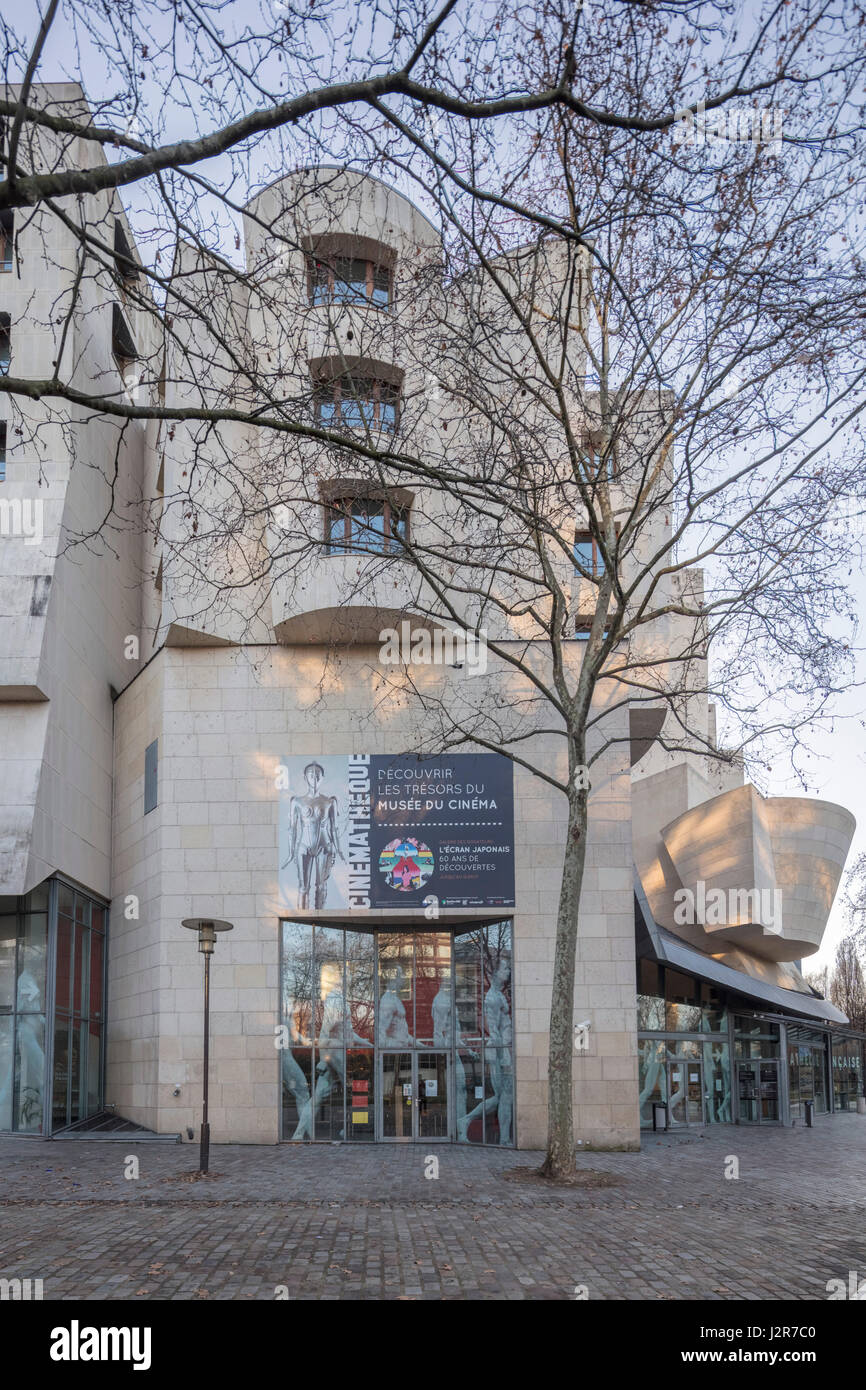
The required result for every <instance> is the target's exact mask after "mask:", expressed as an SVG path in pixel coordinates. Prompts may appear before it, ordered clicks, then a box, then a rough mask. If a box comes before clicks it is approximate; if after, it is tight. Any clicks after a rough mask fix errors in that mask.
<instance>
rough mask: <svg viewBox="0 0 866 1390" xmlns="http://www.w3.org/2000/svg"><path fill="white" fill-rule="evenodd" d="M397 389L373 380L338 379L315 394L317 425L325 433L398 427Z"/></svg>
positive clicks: (318, 387) (392, 429)
mask: <svg viewBox="0 0 866 1390" xmlns="http://www.w3.org/2000/svg"><path fill="white" fill-rule="evenodd" d="M397 398H398V391H397V387H396V386H393V385H391V384H390V383H389V382H387V381H374V380H373V379H372V378H370V377H349V376H344V377H337V378H335V379H334V380H333V381H327V382H322V383H321V384H320V385H319V386H317V387H316V390H315V393H314V397H313V400H314V406H315V416H316V424H318V425H322V426H324V428H325V429H337V428H343V429H364V430H374V429H377V430H385V431H387V432H388V433H389V434H391V433H393V431H394V430H395V429H396V426H397Z"/></svg>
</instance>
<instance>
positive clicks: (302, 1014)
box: [282, 922, 313, 1046]
mask: <svg viewBox="0 0 866 1390" xmlns="http://www.w3.org/2000/svg"><path fill="white" fill-rule="evenodd" d="M282 972H283V978H282V1021H283V1023H284V1024H286V1026H287V1027H288V1030H289V1040H290V1042H291V1044H292V1046H297V1045H302V1046H303V1045H309V1044H310V1043H311V1042H312V1008H313V928H312V926H308V925H307V924H306V923H304V922H283V960H282Z"/></svg>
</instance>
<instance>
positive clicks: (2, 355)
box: [0, 314, 12, 376]
mask: <svg viewBox="0 0 866 1390" xmlns="http://www.w3.org/2000/svg"><path fill="white" fill-rule="evenodd" d="M11 360H12V320H11V319H10V317H9V315H8V314H0V376H6V375H8V372H9V363H10V362H11Z"/></svg>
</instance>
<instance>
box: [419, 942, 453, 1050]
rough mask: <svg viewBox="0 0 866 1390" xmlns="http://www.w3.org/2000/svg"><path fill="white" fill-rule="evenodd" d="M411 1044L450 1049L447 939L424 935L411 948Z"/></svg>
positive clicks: (449, 968) (449, 943)
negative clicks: (413, 1034)
mask: <svg viewBox="0 0 866 1390" xmlns="http://www.w3.org/2000/svg"><path fill="white" fill-rule="evenodd" d="M415 1043H416V1046H419V1047H450V1046H451V936H450V934H449V933H448V932H424V933H423V934H420V935H419V936H418V937H417V938H416V945H415Z"/></svg>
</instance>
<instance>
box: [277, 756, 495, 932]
mask: <svg viewBox="0 0 866 1390" xmlns="http://www.w3.org/2000/svg"><path fill="white" fill-rule="evenodd" d="M279 777H280V780H279V783H278V785H279V796H280V844H279V856H280V858H279V864H280V868H279V884H280V900H281V903H282V906H283V907H284V908H285V909H287V910H288V911H297V910H305V909H316V908H325V907H327V908H337V909H343V910H349V911H351V910H352V908H355V909H362V910H363V909H365V908H377V909H382V908H385V909H392V910H394V911H398V912H399V911H405V910H406V908H409V907H423V906H428V905H430V904H431V903H432V902H433V901H434V900H435V902H436V903H437V905H438V906H440V907H513V906H514V791H513V764H512V763H511V761H510V759H508V758H505V757H502V756H500V755H499V754H497V753H454V754H441V755H439V756H432V757H429V758H424V759H419V758H418V757H417V756H416V755H415V754H412V753H407V754H400V755H396V756H390V755H386V754H379V753H356V754H350V755H343V754H340V755H338V754H322V755H316V756H315V757H291V758H284V759H283V760H282V763H281V766H280V774H279Z"/></svg>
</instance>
